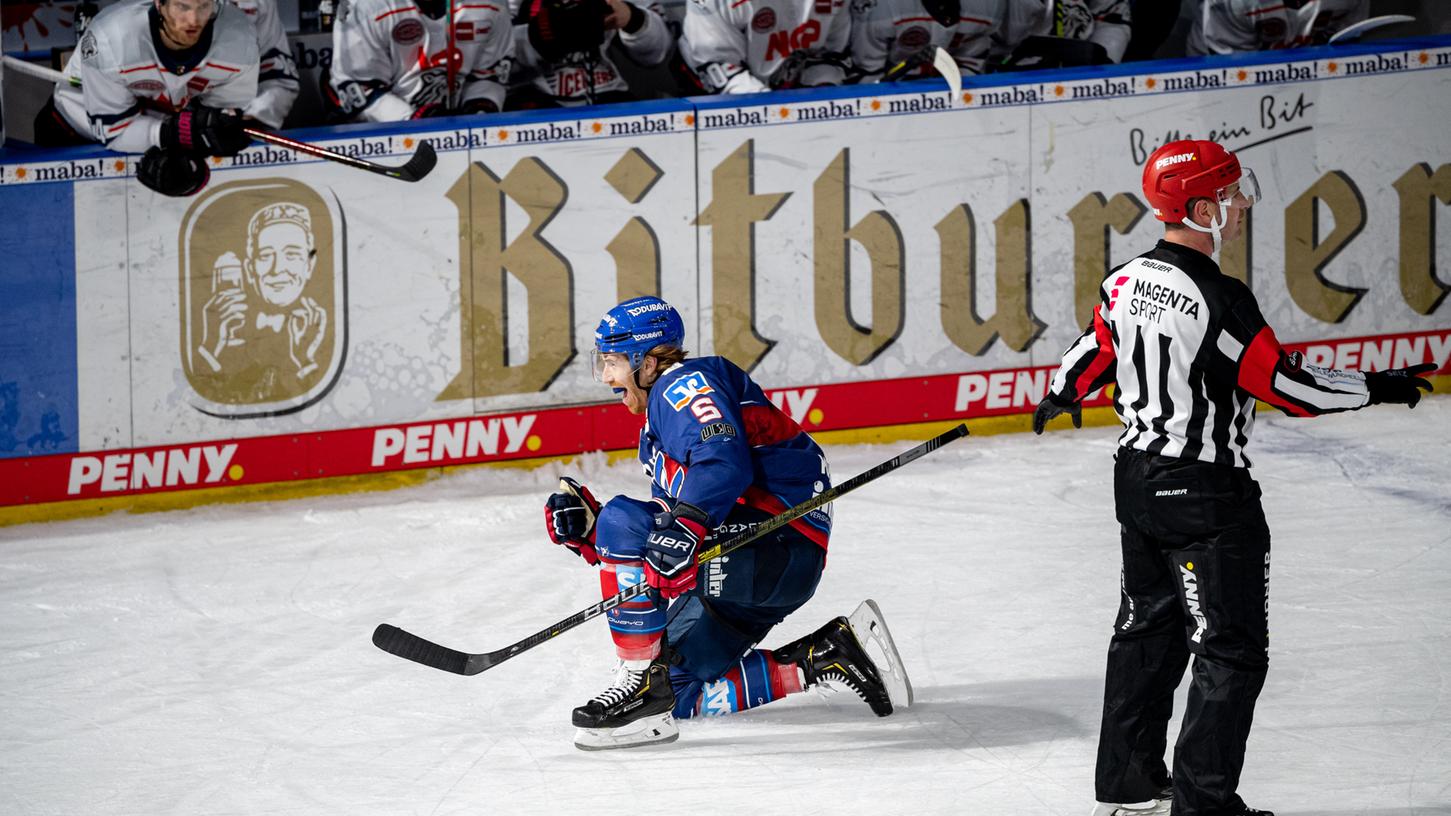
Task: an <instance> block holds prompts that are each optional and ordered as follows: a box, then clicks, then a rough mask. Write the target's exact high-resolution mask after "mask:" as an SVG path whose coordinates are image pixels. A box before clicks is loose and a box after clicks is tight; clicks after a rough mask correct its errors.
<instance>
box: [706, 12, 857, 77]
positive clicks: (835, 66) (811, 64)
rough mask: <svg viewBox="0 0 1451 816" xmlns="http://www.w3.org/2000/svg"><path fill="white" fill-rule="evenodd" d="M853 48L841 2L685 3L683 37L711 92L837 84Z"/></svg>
mask: <svg viewBox="0 0 1451 816" xmlns="http://www.w3.org/2000/svg"><path fill="white" fill-rule="evenodd" d="M850 48H851V13H850V12H849V11H848V10H847V8H846V0H690V3H689V4H688V5H687V6H686V8H685V26H684V29H683V30H682V32H681V34H680V55H681V57H683V58H684V60H685V64H686V65H688V66H690V69H691V70H692V71H694V72H695V75H696V76H697V77H699V78H700V81H701V83H702V84H703V85H704V86H705V89H706V90H707V91H708V92H710V93H754V92H756V91H765V90H769V89H771V88H781V87H797V86H810V85H840V84H841V82H842V80H844V79H845V78H846V67H845V63H846V60H847V56H846V55H847V51H848V49H850ZM793 54H795V55H797V56H795V57H793V56H792V55H793ZM788 58H790V59H788ZM783 68H784V69H785V70H783Z"/></svg>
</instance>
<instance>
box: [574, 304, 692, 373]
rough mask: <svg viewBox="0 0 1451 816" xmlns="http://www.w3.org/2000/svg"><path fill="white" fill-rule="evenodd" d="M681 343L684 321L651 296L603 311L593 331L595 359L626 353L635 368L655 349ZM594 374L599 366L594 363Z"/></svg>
mask: <svg viewBox="0 0 1451 816" xmlns="http://www.w3.org/2000/svg"><path fill="white" fill-rule="evenodd" d="M684 344H685V321H683V320H681V319H680V313H679V312H677V311H675V307H674V306H671V305H670V304H669V303H666V302H665V301H663V300H661V299H660V298H657V297H655V296H653V295H645V296H643V297H637V298H631V299H629V300H627V301H625V302H624V303H621V304H620V305H618V306H616V307H615V308H613V309H611V310H609V311H608V312H605V316H604V317H603V318H601V319H600V325H599V328H597V329H595V355H594V356H595V358H596V359H598V357H599V355H601V354H627V355H629V357H630V368H634V369H637V368H639V367H640V364H641V363H642V362H644V360H645V355H646V354H648V353H649V352H650V349H653V348H655V347H656V346H673V347H674V348H680V347H682V346H683V345H684ZM595 372H596V375H598V372H599V364H598V362H597V363H596V364H595Z"/></svg>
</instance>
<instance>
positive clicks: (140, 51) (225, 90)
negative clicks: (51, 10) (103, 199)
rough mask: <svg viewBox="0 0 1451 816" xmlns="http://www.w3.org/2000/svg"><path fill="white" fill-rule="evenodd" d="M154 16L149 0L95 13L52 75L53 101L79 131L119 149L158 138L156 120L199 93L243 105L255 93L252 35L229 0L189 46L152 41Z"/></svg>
mask: <svg viewBox="0 0 1451 816" xmlns="http://www.w3.org/2000/svg"><path fill="white" fill-rule="evenodd" d="M159 24H160V18H159V17H158V16H157V15H156V12H155V11H154V10H153V7H152V4H151V2H150V0H135V2H125V3H118V4H116V5H114V6H110V7H108V8H106V9H105V10H103V11H102V12H101V13H100V14H97V15H96V17H95V19H93V20H91V24H90V25H89V26H87V27H86V33H85V34H84V35H83V36H82V37H81V41H80V44H79V45H78V46H77V47H76V53H75V55H74V56H72V57H71V60H70V62H68V63H66V69H65V79H62V80H61V81H59V82H57V83H56V86H55V95H54V99H55V108H56V110H57V111H58V112H59V113H60V115H61V116H62V117H64V118H65V120H66V122H67V123H68V124H70V126H71V127H72V128H74V129H75V131H76V132H77V133H80V134H82V135H85V136H90V137H91V138H93V139H95V140H96V141H98V142H101V143H102V144H104V145H106V146H107V147H109V148H110V149H112V150H115V151H118V152H121V153H145V152H146V151H147V150H149V149H150V148H152V147H158V146H160V145H161V123H162V122H163V121H164V120H165V118H166V117H167V116H168V115H169V114H172V113H175V112H177V111H179V110H181V109H183V108H185V107H186V106H187V104H188V103H190V102H191V101H192V100H199V101H200V102H202V103H203V104H205V105H208V106H211V107H213V108H236V109H239V110H240V109H244V108H246V107H247V106H248V105H249V104H251V103H252V100H253V99H255V98H256V96H257V36H256V32H255V31H254V30H253V28H252V25H251V24H250V23H248V22H247V17H246V15H245V14H243V13H242V12H241V11H238V10H237V9H235V8H233V7H232V6H229V5H221V6H218V8H217V16H216V17H215V18H213V20H212V22H211V23H210V24H209V25H208V26H207V28H206V30H205V31H203V32H202V35H201V39H200V40H198V42H197V44H196V45H195V46H192V47H191V48H188V49H186V50H184V51H170V50H168V49H166V48H161V47H158V46H157V45H156V38H158V37H159V36H160V34H159V33H157V32H158V31H159V29H158V28H157V26H159Z"/></svg>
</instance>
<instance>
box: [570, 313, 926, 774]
mask: <svg viewBox="0 0 1451 816" xmlns="http://www.w3.org/2000/svg"><path fill="white" fill-rule="evenodd" d="M684 341H685V324H684V323H683V321H682V320H681V318H680V314H679V313H678V312H676V310H675V309H674V308H673V307H672V306H670V304H668V303H666V302H665V301H663V300H660V299H659V298H656V297H648V296H647V297H638V298H634V299H631V300H627V301H625V302H624V303H621V304H620V305H618V306H616V307H615V308H613V309H611V310H610V311H609V312H608V313H607V314H606V315H605V316H604V319H603V320H601V321H600V325H599V328H598V329H597V330H596V331H595V351H594V353H593V355H592V357H593V365H594V371H595V376H596V378H597V379H598V380H600V381H601V382H603V383H605V384H606V385H609V386H610V387H611V388H613V389H614V391H615V393H616V394H617V395H618V396H619V397H620V400H621V401H622V402H623V403H624V405H625V407H626V408H628V409H629V411H630V412H631V413H633V414H636V415H639V414H644V415H645V426H644V428H643V429H642V430H641V432H640V452H639V453H640V462H641V464H643V465H644V468H645V473H646V474H647V475H648V476H649V477H650V480H651V486H650V487H651V490H650V492H651V498H650V500H649V501H641V500H639V499H632V498H629V497H627V496H616V497H615V498H613V499H611V500H610V501H609V502H607V503H606V504H604V505H603V507H601V505H600V504H599V502H597V501H596V500H595V498H594V496H593V495H592V494H591V493H590V491H589V489H588V488H586V487H584V486H583V485H581V484H579V483H578V482H576V481H574V480H573V479H570V478H567V477H566V478H563V479H561V480H560V492H558V493H555V494H553V495H552V496H550V497H549V500H548V502H547V503H546V505H545V510H544V515H545V524H546V527H547V528H548V531H549V536H550V539H551V540H553V541H554V542H555V543H556V544H562V545H564V546H566V547H568V548H570V549H571V550H573V551H574V552H575V553H577V554H578V555H580V556H581V557H583V559H584V560H585V561H586V562H588V563H589V564H591V565H598V566H599V567H600V588H601V591H602V593H603V595H604V596H605V597H606V598H608V597H611V596H613V595H615V594H616V593H618V592H620V591H621V590H623V589H625V588H628V587H630V586H634V585H636V584H638V583H640V582H641V581H643V582H645V583H648V584H649V585H650V586H652V587H654V588H655V590H656V591H655V592H651V593H648V594H647V595H644V596H641V597H640V598H638V599H636V601H633V602H630V603H626V604H622V605H621V606H619V607H616V608H615V609H613V610H611V611H610V612H609V625H610V633H611V636H612V638H613V639H614V644H615V651H616V653H617V654H618V656H619V658H620V666H619V670H618V672H617V676H616V678H615V683H614V685H613V686H611V687H610V688H608V689H606V690H605V691H604V692H602V693H600V694H599V695H597V696H595V697H594V698H593V699H591V700H590V701H589V702H587V703H585V704H584V705H582V706H580V707H578V708H576V709H575V710H574V714H573V723H574V725H575V726H576V727H577V728H578V732H577V734H576V736H575V745H577V746H578V747H580V748H582V749H585V750H599V749H605V748H624V747H630V746H635V745H646V744H651V743H661V742H670V741H672V740H675V739H676V738H677V737H678V736H679V729H678V727H677V726H676V723H675V720H676V719H684V718H687V717H691V716H694V715H697V714H700V715H718V714H727V713H730V712H734V711H741V710H744V709H747V708H754V707H756V706H759V705H763V704H765V703H769V702H771V701H772V700H776V699H780V698H781V697H784V696H786V695H788V694H791V693H794V692H798V691H801V690H803V689H805V688H808V687H810V686H814V685H817V684H819V683H824V682H834V683H838V684H841V685H845V686H846V687H848V688H850V689H851V691H853V692H855V693H856V694H857V695H858V696H860V697H861V698H862V699H863V700H864V701H866V703H867V704H868V705H869V706H871V709H872V711H873V712H875V713H876V714H877V715H878V716H882V717H885V716H887V715H888V714H891V713H892V710H893V708H894V706H906V705H908V704H910V702H911V685H910V684H909V682H908V680H907V676H906V673H905V672H904V671H903V669H902V663H901V659H900V657H899V655H898V654H897V649H896V647H895V645H894V644H893V643H892V639H891V635H890V633H889V632H888V631H887V628H886V624H885V622H884V621H883V620H882V617H881V612H880V610H878V609H877V606H876V604H875V603H872V602H871V601H866V602H864V603H863V604H862V605H861V606H860V607H859V608H858V609H857V611H856V612H855V613H854V614H853V615H852V616H851V618H850V619H848V618H846V617H838V618H835V619H834V620H832V621H829V622H828V623H827V624H826V625H825V626H822V627H821V628H820V629H818V630H817V631H816V632H814V633H813V634H811V635H808V636H807V637H804V638H801V639H800V640H797V641H795V642H793V643H788V644H786V645H785V646H781V647H779V648H777V649H773V650H765V649H757V648H755V647H756V644H757V643H759V642H760V641H761V640H762V639H763V638H764V637H765V636H766V634H767V633H768V632H770V630H771V628H772V627H774V626H775V625H776V624H777V623H780V622H781V621H782V620H783V619H784V618H785V617H786V616H787V615H789V614H791V613H792V612H794V611H795V610H796V609H798V608H800V607H801V605H802V604H804V603H806V601H807V600H809V599H810V598H811V596H812V594H814V593H815V591H816V586H817V583H818V582H819V581H820V579H821V572H822V568H823V567H824V566H825V563H826V547H827V539H828V537H829V536H830V534H831V514H830V512H829V510H828V509H827V508H822V509H818V510H815V511H813V512H811V513H808V514H807V515H805V516H803V517H802V518H800V519H798V520H796V521H795V522H792V523H791V524H789V525H786V526H783V527H781V528H780V529H778V530H776V531H773V532H772V533H770V534H767V535H765V536H763V537H762V538H760V539H757V540H756V541H754V542H752V543H750V544H748V545H746V546H744V547H742V548H740V549H739V550H736V551H734V552H732V553H730V554H729V555H727V556H724V557H721V558H718V559H715V560H713V561H709V562H707V563H706V564H704V565H701V566H697V563H696V554H697V553H698V552H699V551H700V549H701V546H702V544H703V543H704V542H706V541H707V540H710V539H711V537H712V536H713V535H726V536H729V535H734V534H736V533H738V532H740V531H742V530H745V529H747V528H748V527H749V526H750V525H753V524H756V523H759V522H761V521H763V520H765V519H768V518H770V517H771V516H773V515H775V514H777V513H779V512H781V511H782V510H785V509H786V508H788V507H791V506H793V505H796V504H799V503H801V502H803V501H806V500H808V499H810V498H811V497H812V496H814V495H816V494H817V493H820V492H821V491H824V490H826V489H827V488H828V487H830V484H831V482H830V475H829V473H828V470H827V465H826V456H825V454H823V453H822V451H821V448H820V447H819V446H818V445H817V444H816V442H815V441H814V440H813V439H812V438H811V437H810V436H809V435H808V434H807V433H806V432H805V431H803V430H802V429H801V427H800V426H799V425H797V424H796V422H795V421H793V420H792V419H791V418H790V417H788V416H786V415H785V414H784V413H782V412H781V411H780V410H779V409H778V408H776V406H774V405H773V404H772V403H771V401H770V400H768V399H767V398H766V395H765V393H764V392H763V391H762V390H761V387H760V386H758V385H757V384H756V383H755V382H754V381H752V380H751V378H750V377H749V376H748V375H747V374H746V372H744V371H742V370H741V369H740V368H738V367H737V366H735V365H734V364H732V363H731V362H730V361H729V360H726V359H725V358H723V357H699V358H689V357H687V353H686V351H685V349H684ZM864 643H866V644H872V645H874V647H875V649H876V651H877V652H878V654H877V656H876V659H875V660H873V658H872V656H869V654H868V652H867V651H866V649H865V648H864V646H863V644H864Z"/></svg>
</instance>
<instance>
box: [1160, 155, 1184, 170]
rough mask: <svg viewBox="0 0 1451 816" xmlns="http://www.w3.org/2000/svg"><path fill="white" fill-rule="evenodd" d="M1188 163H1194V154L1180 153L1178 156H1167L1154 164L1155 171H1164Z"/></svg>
mask: <svg viewBox="0 0 1451 816" xmlns="http://www.w3.org/2000/svg"><path fill="white" fill-rule="evenodd" d="M1186 161H1194V154H1193V153H1180V154H1179V155H1177V156H1165V157H1164V158H1162V159H1159V160H1158V161H1156V162H1154V169H1155V170H1163V169H1164V168H1165V167H1169V166H1170V165H1175V164H1182V163H1183V162H1186Z"/></svg>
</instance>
